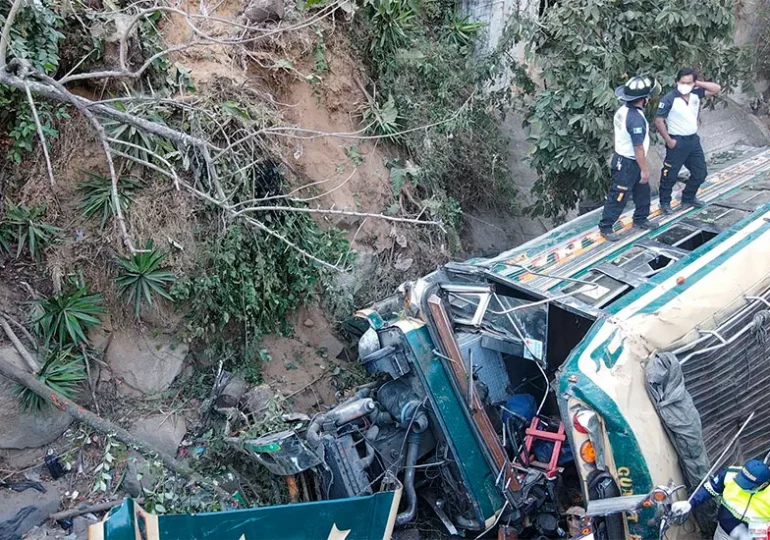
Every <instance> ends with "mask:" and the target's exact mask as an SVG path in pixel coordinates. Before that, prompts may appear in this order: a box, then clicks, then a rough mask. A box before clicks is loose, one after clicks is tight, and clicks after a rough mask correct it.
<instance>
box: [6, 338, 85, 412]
mask: <svg viewBox="0 0 770 540" xmlns="http://www.w3.org/2000/svg"><path fill="white" fill-rule="evenodd" d="M84 362H85V359H84V358H83V355H82V354H81V353H79V352H76V351H74V350H73V348H72V347H71V346H70V347H65V348H63V349H53V350H51V351H48V353H47V356H46V359H45V362H44V363H43V366H42V367H41V368H40V369H39V370H38V372H37V373H35V377H36V378H37V379H38V380H39V381H40V382H41V383H43V384H45V385H46V386H48V387H49V388H51V389H53V390H55V391H57V392H59V393H60V394H61V395H63V396H65V397H67V398H70V399H73V398H74V397H75V394H76V393H77V390H78V387H79V386H80V383H82V382H83V381H85V380H86V371H85V368H84ZM14 391H15V393H16V395H17V396H19V400H20V402H21V406H22V409H23V410H25V411H32V412H34V411H39V410H42V409H43V408H45V406H46V405H47V402H46V401H45V400H44V399H43V398H41V397H40V396H38V395H37V394H36V393H34V392H33V391H32V390H30V389H29V388H27V387H25V386H21V385H16V386H15V387H14Z"/></svg>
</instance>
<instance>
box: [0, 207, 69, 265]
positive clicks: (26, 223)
mask: <svg viewBox="0 0 770 540" xmlns="http://www.w3.org/2000/svg"><path fill="white" fill-rule="evenodd" d="M45 209H46V207H45V205H41V206H23V205H18V206H16V205H11V206H10V207H9V208H8V210H7V212H6V214H5V220H4V221H3V225H2V231H0V237H1V238H2V240H0V247H2V248H3V249H5V250H6V251H8V252H9V253H12V249H11V242H15V244H16V258H17V259H18V258H19V257H21V254H22V252H23V251H24V248H25V247H26V248H28V249H29V253H30V255H32V257H34V258H35V259H37V258H38V257H39V256H40V253H41V252H42V250H43V249H45V248H46V247H48V246H49V245H51V244H52V243H53V242H54V240H55V239H56V236H57V235H58V234H59V232H60V230H59V229H58V228H56V227H54V226H53V225H49V224H48V223H46V222H45V221H43V215H44V214H45Z"/></svg>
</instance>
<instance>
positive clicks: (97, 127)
mask: <svg viewBox="0 0 770 540" xmlns="http://www.w3.org/2000/svg"><path fill="white" fill-rule="evenodd" d="M36 75H37V76H38V77H40V78H42V79H44V80H45V82H47V83H48V84H50V85H51V86H53V88H54V89H55V90H56V91H57V92H58V94H59V99H63V100H64V101H67V102H68V103H71V104H72V105H74V106H75V108H76V109H77V110H78V111H80V113H81V114H82V115H83V116H85V117H86V119H87V120H88V122H89V123H90V124H91V127H93V128H94V131H95V132H96V135H97V137H98V138H99V142H100V143H101V145H102V149H103V150H104V155H105V157H106V158H107V166H108V167H109V170H110V180H111V181H112V189H111V196H112V204H113V205H114V206H115V220H116V221H117V222H118V227H119V228H120V234H121V236H122V237H123V243H124V244H125V245H126V248H128V250H129V252H130V253H132V254H133V253H136V249H134V244H133V242H132V241H131V236H130V235H129V234H128V227H126V220H125V218H124V217H123V209H122V208H121V205H120V196H119V194H118V174H117V172H116V170H115V161H114V160H113V158H112V151H111V149H110V145H109V143H108V142H107V133H105V131H104V126H102V124H101V122H99V120H98V119H97V118H96V116H94V114H93V113H92V112H91V111H89V110H88V109H87V108H86V107H84V106H83V105H82V104H81V103H80V101H79V100H78V99H77V97H76V96H75V95H74V94H72V93H70V92H69V91H68V90H67V89H66V88H64V86H63V85H61V84H60V83H58V82H57V81H55V80H53V79H52V78H50V77H48V76H47V75H44V74H41V73H37V74H36ZM1 76H2V72H0V77H1ZM23 82H24V85H25V87H26V88H28V87H27V86H26V85H27V82H26V81H23Z"/></svg>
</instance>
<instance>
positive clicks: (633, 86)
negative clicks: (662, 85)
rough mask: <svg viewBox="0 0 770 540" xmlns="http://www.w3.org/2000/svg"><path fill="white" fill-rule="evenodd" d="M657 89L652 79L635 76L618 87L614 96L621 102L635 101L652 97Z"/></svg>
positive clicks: (656, 84) (655, 82)
mask: <svg viewBox="0 0 770 540" xmlns="http://www.w3.org/2000/svg"><path fill="white" fill-rule="evenodd" d="M657 87H658V83H657V81H655V79H653V78H652V77H649V76H644V77H640V76H638V75H637V76H636V77H631V78H630V79H628V80H627V81H626V84H624V85H623V86H618V87H617V88H616V89H615V95H616V96H618V97H619V98H620V99H622V100H623V101H636V100H637V99H642V98H646V97H650V96H652V95H653V94H654V93H655V90H656V88H657Z"/></svg>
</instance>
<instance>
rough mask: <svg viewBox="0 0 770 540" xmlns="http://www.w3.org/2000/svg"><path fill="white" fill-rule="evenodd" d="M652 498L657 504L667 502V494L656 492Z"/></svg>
mask: <svg viewBox="0 0 770 540" xmlns="http://www.w3.org/2000/svg"><path fill="white" fill-rule="evenodd" d="M652 498H653V499H654V500H655V502H663V501H665V500H666V494H665V493H664V492H663V491H654V492H653V493H652Z"/></svg>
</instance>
